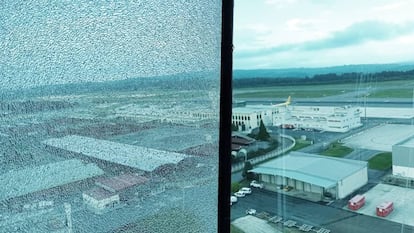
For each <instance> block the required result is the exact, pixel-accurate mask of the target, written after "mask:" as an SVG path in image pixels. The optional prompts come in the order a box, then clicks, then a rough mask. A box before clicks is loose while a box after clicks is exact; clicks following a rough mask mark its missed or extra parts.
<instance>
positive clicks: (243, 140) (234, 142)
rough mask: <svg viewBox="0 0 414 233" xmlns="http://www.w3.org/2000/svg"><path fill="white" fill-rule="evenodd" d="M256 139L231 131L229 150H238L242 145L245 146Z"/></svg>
mask: <svg viewBox="0 0 414 233" xmlns="http://www.w3.org/2000/svg"><path fill="white" fill-rule="evenodd" d="M255 141H256V140H255V139H254V138H251V137H248V136H245V135H242V134H237V133H233V134H232V135H231V150H232V151H239V150H240V149H242V148H243V147H247V146H249V145H251V144H253V143H254V142H255Z"/></svg>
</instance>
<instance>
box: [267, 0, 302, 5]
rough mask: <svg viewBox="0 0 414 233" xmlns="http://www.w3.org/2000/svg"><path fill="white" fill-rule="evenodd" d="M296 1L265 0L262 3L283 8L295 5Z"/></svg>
mask: <svg viewBox="0 0 414 233" xmlns="http://www.w3.org/2000/svg"><path fill="white" fill-rule="evenodd" d="M296 2H297V0H265V1H264V3H265V4H267V5H273V6H283V5H289V4H294V3H296Z"/></svg>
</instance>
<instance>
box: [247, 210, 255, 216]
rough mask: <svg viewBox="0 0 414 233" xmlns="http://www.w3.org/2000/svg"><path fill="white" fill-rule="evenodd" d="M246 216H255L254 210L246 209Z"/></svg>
mask: <svg viewBox="0 0 414 233" xmlns="http://www.w3.org/2000/svg"><path fill="white" fill-rule="evenodd" d="M246 214H250V215H255V214H256V210H255V209H248V210H246Z"/></svg>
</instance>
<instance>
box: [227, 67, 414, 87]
mask: <svg viewBox="0 0 414 233" xmlns="http://www.w3.org/2000/svg"><path fill="white" fill-rule="evenodd" d="M410 78H414V70H408V71H382V72H377V73H368V74H367V73H359V72H350V73H342V74H337V73H328V74H317V75H314V76H312V77H304V78H298V77H281V78H268V77H266V78H263V77H251V78H243V79H233V88H245V87H264V86H293V85H315V84H342V83H356V82H366V81H393V80H406V79H410Z"/></svg>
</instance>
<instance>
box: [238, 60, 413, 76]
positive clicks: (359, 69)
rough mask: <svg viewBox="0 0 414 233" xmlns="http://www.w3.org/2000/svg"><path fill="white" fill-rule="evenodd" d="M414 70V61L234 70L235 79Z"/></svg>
mask: <svg viewBox="0 0 414 233" xmlns="http://www.w3.org/2000/svg"><path fill="white" fill-rule="evenodd" d="M408 70H414V63H393V64H360V65H343V66H332V67H320V68H287V69H257V70H234V71H233V79H244V78H305V77H309V78H311V77H313V76H314V75H318V74H329V73H335V74H344V73H353V72H355V73H379V72H382V71H408Z"/></svg>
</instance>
